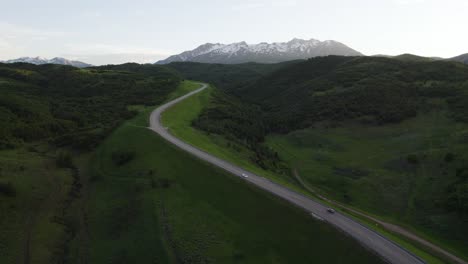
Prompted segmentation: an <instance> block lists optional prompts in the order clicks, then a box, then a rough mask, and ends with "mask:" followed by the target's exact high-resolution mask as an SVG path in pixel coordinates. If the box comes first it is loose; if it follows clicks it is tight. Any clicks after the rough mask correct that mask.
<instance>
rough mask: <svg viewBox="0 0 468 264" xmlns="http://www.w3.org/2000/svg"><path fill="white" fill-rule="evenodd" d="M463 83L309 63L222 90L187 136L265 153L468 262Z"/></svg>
mask: <svg viewBox="0 0 468 264" xmlns="http://www.w3.org/2000/svg"><path fill="white" fill-rule="evenodd" d="M467 80H468V67H467V66H465V65H463V64H460V63H455V62H446V61H424V60H423V61H421V60H412V59H401V58H399V59H390V58H377V57H354V58H353V57H338V56H330V57H323V58H315V59H311V60H308V61H304V62H296V63H292V64H290V65H285V66H284V67H281V68H280V69H278V70H276V71H273V72H271V73H266V74H264V75H263V76H259V77H258V78H257V79H255V80H253V79H251V80H249V81H248V82H247V83H246V84H241V83H242V81H237V83H240V84H241V85H235V86H223V84H222V83H220V84H219V85H218V87H219V88H221V89H220V91H217V92H216V93H213V96H212V97H211V100H209V101H208V103H207V105H206V106H205V107H204V109H203V110H202V111H201V113H200V115H199V116H198V118H196V119H195V120H194V121H193V126H195V127H196V128H198V129H200V130H204V131H206V132H208V133H211V134H217V135H219V136H221V137H222V138H224V139H227V140H229V141H230V142H237V143H239V142H240V143H241V144H242V145H243V146H244V147H246V148H248V149H250V150H251V151H254V152H259V151H255V150H256V149H266V150H267V151H268V152H267V154H266V155H264V159H265V160H272V159H271V158H269V157H275V158H276V157H279V159H280V160H279V161H278V163H281V162H282V161H286V162H287V163H288V165H289V168H290V169H297V171H298V175H299V177H301V180H298V181H297V184H302V185H303V184H306V185H308V188H307V189H310V188H313V189H315V190H316V192H318V193H321V194H324V195H326V196H329V197H332V198H333V199H335V200H338V201H340V202H342V203H345V204H348V205H350V206H353V207H355V208H358V209H361V210H363V211H367V212H370V213H371V214H374V215H377V216H380V217H382V218H383V219H386V220H387V221H390V222H394V223H397V224H400V225H403V226H405V227H407V228H409V229H410V230H413V231H414V232H416V233H418V234H420V235H421V236H423V237H426V238H427V239H429V240H431V241H433V242H435V243H437V244H440V245H442V246H443V247H445V248H448V249H449V250H452V251H453V252H456V253H457V254H458V255H461V256H464V257H465V258H466V257H467V256H465V254H466V250H464V249H466V248H467V247H468V245H467V244H466V240H465V239H464V237H466V236H467V234H468V233H467V232H468V225H467V224H466V223H467V219H468V218H467V217H468V211H467V208H468V207H467V206H468V200H467V198H466V197H468V192H467V190H468V189H467V188H466V186H467V183H468V182H467V177H466V175H465V174H466V173H465V172H466V171H467V168H466V164H467V161H468V156H467V155H468V154H467V153H468V144H467V142H466V140H465V137H466V135H465V134H466V131H467V129H468V124H466V122H467V119H466V117H467V116H468V115H467V114H468V111H467V110H468V109H467V105H468V103H467V102H468V82H467ZM232 98H234V99H232ZM226 102H229V103H226ZM224 145H225V146H227V147H229V146H230V143H225V144H224ZM270 154H271V155H270ZM262 164H263V165H262ZM265 164H267V165H266V166H264V165H265ZM257 166H259V167H262V166H264V168H266V169H268V170H270V171H274V170H275V168H274V166H271V165H268V163H265V162H263V163H261V162H260V163H257ZM291 177H293V175H291Z"/></svg>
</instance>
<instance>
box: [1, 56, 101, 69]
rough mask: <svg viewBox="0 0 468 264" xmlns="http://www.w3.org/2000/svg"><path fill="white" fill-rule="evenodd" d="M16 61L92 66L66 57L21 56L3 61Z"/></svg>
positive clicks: (80, 66)
mask: <svg viewBox="0 0 468 264" xmlns="http://www.w3.org/2000/svg"><path fill="white" fill-rule="evenodd" d="M16 62H23V63H31V64H36V65H42V64H60V65H70V66H73V67H77V68H85V67H90V66H92V65H91V64H87V63H84V62H81V61H73V60H67V59H64V58H59V57H56V58H53V59H50V60H49V59H46V58H42V57H22V58H18V59H13V60H7V61H4V63H16Z"/></svg>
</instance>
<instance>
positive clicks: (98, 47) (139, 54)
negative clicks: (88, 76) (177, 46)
mask: <svg viewBox="0 0 468 264" xmlns="http://www.w3.org/2000/svg"><path fill="white" fill-rule="evenodd" d="M65 47H66V50H67V51H68V52H67V53H64V54H62V55H61V56H63V57H66V58H70V59H74V60H80V61H84V62H87V63H91V64H94V65H103V64H121V63H125V62H137V63H154V62H156V61H158V60H161V59H164V58H166V57H168V56H170V55H172V54H173V53H174V52H172V51H168V50H157V49H151V48H142V47H132V46H121V45H110V44H103V43H101V44H87V43H81V44H80V43H70V44H67V45H65Z"/></svg>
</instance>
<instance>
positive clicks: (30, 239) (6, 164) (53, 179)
mask: <svg viewBox="0 0 468 264" xmlns="http://www.w3.org/2000/svg"><path fill="white" fill-rule="evenodd" d="M50 155H51V154H48V155H44V153H39V152H37V150H36V149H35V147H34V146H30V147H29V148H19V149H15V150H3V151H0V187H2V188H0V215H1V217H0V227H1V228H0V263H29V262H27V261H26V259H32V260H34V263H50V260H51V257H52V258H55V257H58V255H59V252H56V253H54V252H53V251H54V250H59V248H60V245H61V243H63V242H64V240H63V238H64V237H65V236H66V233H65V230H64V228H63V225H62V222H61V217H62V213H61V212H62V209H63V206H64V205H63V201H64V200H65V199H66V198H67V197H68V192H69V190H70V189H71V184H72V176H71V173H70V171H69V170H68V169H63V168H58V167H57V166H56V164H55V159H54V158H53V156H52V157H50ZM5 186H11V189H10V191H9V192H6V191H5Z"/></svg>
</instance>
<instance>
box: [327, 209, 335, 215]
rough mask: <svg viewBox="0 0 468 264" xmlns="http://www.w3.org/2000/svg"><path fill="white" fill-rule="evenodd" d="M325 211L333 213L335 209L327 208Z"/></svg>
mask: <svg viewBox="0 0 468 264" xmlns="http://www.w3.org/2000/svg"><path fill="white" fill-rule="evenodd" d="M327 212H329V213H330V214H334V213H335V209H333V208H327Z"/></svg>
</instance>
